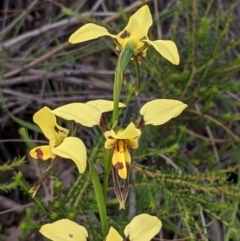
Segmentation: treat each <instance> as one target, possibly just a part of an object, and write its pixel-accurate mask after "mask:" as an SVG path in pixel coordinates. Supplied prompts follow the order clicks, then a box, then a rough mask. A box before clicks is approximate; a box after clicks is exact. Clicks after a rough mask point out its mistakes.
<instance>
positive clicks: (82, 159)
mask: <svg viewBox="0 0 240 241" xmlns="http://www.w3.org/2000/svg"><path fill="white" fill-rule="evenodd" d="M52 152H53V153H54V154H56V155H57V156H61V157H63V158H69V159H71V160H73V161H74V162H75V164H76V165H77V167H78V171H79V172H80V173H83V172H84V171H85V170H86V165H87V151H86V147H85V145H84V144H83V142H82V141H81V140H80V139H79V138H77V137H67V138H65V139H64V140H63V142H62V143H61V145H59V146H57V147H55V148H53V149H52Z"/></svg>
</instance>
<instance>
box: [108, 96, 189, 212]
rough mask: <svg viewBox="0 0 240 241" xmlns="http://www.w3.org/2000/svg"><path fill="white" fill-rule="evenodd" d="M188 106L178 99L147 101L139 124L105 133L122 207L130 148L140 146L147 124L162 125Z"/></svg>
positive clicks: (116, 189) (125, 192) (123, 205)
mask: <svg viewBox="0 0 240 241" xmlns="http://www.w3.org/2000/svg"><path fill="white" fill-rule="evenodd" d="M186 107H187V105H186V104H184V103H182V102H181V101H178V100H167V99H157V100H153V101H150V102H147V103H146V104H145V105H143V107H142V108H141V109H140V115H141V119H140V122H139V123H138V125H137V126H135V125H134V124H133V123H132V122H131V123H130V124H129V125H128V126H127V127H126V128H125V129H119V128H117V130H110V131H106V132H105V133H104V136H105V138H106V141H105V148H106V149H112V150H113V154H112V167H113V168H112V173H113V184H114V192H115V194H116V196H117V198H118V201H119V204H120V207H119V208H120V209H124V208H125V201H126V199H127V195H128V180H129V171H128V170H129V167H130V164H131V155H130V152H129V150H130V149H136V148H138V146H139V145H138V139H139V137H140V135H141V130H140V129H142V128H143V127H144V126H145V125H162V124H164V123H166V122H168V121H169V120H170V119H172V118H175V117H177V116H178V115H180V114H181V113H182V111H183V110H184V109H185V108H186ZM118 177H120V178H121V179H123V182H124V184H123V188H121V187H120V184H119V178H118Z"/></svg>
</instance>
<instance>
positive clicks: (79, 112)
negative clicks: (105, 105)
mask: <svg viewBox="0 0 240 241" xmlns="http://www.w3.org/2000/svg"><path fill="white" fill-rule="evenodd" d="M52 113H53V114H55V115H57V116H59V117H61V118H63V119H65V120H74V121H76V122H77V123H80V124H81V125H83V126H87V127H92V126H94V125H99V123H100V119H101V115H102V113H101V112H100V111H99V110H98V109H97V108H96V107H94V106H92V105H88V104H83V103H71V104H67V105H63V106H60V107H58V108H57V109H55V110H52Z"/></svg>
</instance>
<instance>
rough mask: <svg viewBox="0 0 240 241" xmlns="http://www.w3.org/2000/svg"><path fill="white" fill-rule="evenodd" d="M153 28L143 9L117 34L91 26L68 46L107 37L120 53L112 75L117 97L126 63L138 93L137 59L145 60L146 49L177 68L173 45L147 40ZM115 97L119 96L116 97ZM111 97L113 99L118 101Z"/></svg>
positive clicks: (145, 6)
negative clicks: (131, 63)
mask: <svg viewBox="0 0 240 241" xmlns="http://www.w3.org/2000/svg"><path fill="white" fill-rule="evenodd" d="M151 26H152V15H151V13H150V10H149V7H148V6H147V5H144V6H143V7H141V8H140V9H139V10H138V11H137V12H136V13H134V14H133V15H132V16H131V17H130V18H129V21H128V24H127V26H126V27H125V28H124V29H123V30H122V31H121V32H120V33H118V34H116V35H115V34H111V33H109V32H108V30H107V29H106V28H104V27H102V26H99V25H97V24H94V23H88V24H85V25H84V26H82V27H81V28H79V29H78V30H77V31H76V32H74V33H73V34H72V35H71V36H70V38H69V42H70V43H72V44H75V43H81V42H85V41H88V40H92V39H97V38H99V37H102V36H109V37H111V38H112V39H113V41H114V43H115V44H116V49H117V51H120V55H119V58H118V63H117V66H116V71H115V75H117V77H116V78H115V80H118V82H119V83H115V84H116V86H117V87H116V90H115V91H117V93H118V92H119V90H117V89H119V86H120V83H123V84H124V83H125V78H124V76H123V73H124V72H125V70H126V67H127V65H128V63H129V61H130V60H131V59H132V60H134V63H135V67H136V81H135V93H136V94H138V93H139V90H140V68H139V63H140V61H139V57H146V52H147V49H148V47H149V46H153V47H154V48H155V50H156V51H157V52H158V53H159V54H161V55H162V56H163V57H164V58H165V59H167V60H168V61H170V62H171V63H172V64H175V65H178V64H179V61H180V60H179V54H178V50H177V47H176V44H175V43H174V42H173V41H171V40H155V41H152V40H150V39H149V38H148V31H149V28H150V27H151ZM115 95H118V94H115ZM115 95H114V98H117V97H116V96H115Z"/></svg>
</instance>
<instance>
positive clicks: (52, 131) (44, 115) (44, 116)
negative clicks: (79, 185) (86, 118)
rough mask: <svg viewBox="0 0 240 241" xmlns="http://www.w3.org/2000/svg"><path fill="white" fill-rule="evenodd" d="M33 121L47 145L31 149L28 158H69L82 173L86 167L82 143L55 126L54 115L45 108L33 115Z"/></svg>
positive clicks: (85, 153) (44, 159)
mask: <svg viewBox="0 0 240 241" xmlns="http://www.w3.org/2000/svg"><path fill="white" fill-rule="evenodd" d="M33 121H34V122H35V123H36V124H37V125H38V126H39V127H40V129H41V130H42V132H43V134H44V135H45V137H46V138H47V139H48V140H49V144H48V145H44V146H38V147H35V148H33V149H32V150H31V151H30V156H31V157H32V158H34V159H38V160H41V161H46V160H48V159H55V158H56V156H60V157H63V158H69V159H72V160H73V161H74V162H75V164H76V165H77V167H78V171H79V172H80V173H83V172H84V171H85V169H86V165H87V152H86V147H85V145H84V144H83V142H82V141H81V140H80V139H79V138H77V137H67V136H68V133H69V130H68V129H65V128H63V127H61V126H59V125H58V124H57V121H56V117H55V115H54V114H53V113H51V109H49V108H48V107H46V106H45V107H43V108H42V109H40V110H39V111H38V112H36V113H35V115H34V116H33Z"/></svg>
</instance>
